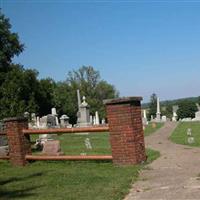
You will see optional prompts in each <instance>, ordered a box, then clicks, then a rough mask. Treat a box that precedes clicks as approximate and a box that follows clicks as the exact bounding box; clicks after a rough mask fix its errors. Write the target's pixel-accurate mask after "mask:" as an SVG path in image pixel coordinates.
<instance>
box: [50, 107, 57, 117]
mask: <svg viewBox="0 0 200 200" xmlns="http://www.w3.org/2000/svg"><path fill="white" fill-rule="evenodd" d="M51 114H52V115H54V116H56V115H57V113H56V108H52V109H51Z"/></svg>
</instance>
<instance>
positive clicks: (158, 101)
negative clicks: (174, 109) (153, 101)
mask: <svg viewBox="0 0 200 200" xmlns="http://www.w3.org/2000/svg"><path fill="white" fill-rule="evenodd" d="M160 114H161V113H160V100H159V97H157V112H156V121H158V122H159V121H160Z"/></svg>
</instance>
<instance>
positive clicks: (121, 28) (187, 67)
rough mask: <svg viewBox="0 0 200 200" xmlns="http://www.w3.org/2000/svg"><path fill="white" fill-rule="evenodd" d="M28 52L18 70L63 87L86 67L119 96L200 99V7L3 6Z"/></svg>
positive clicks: (173, 3)
mask: <svg viewBox="0 0 200 200" xmlns="http://www.w3.org/2000/svg"><path fill="white" fill-rule="evenodd" d="M0 7H1V8H2V11H3V13H4V14H5V15H6V16H7V17H9V18H10V22H11V24H12V30H13V31H15V32H18V34H19V36H20V40H21V41H22V42H23V43H24V44H25V46H26V49H25V51H24V52H23V53H22V54H21V55H20V56H19V57H17V58H15V59H14V61H15V62H17V63H21V64H23V65H24V66H25V67H26V68H35V69H37V70H38V71H39V73H40V76H39V77H40V78H45V77H52V78H53V79H55V80H56V81H59V80H65V79H66V76H67V72H68V71H69V70H72V69H78V68H79V67H80V66H82V65H91V66H93V67H94V68H95V69H97V70H99V71H100V73H101V77H102V78H103V79H105V80H107V81H108V82H109V83H111V84H113V85H115V86H116V88H117V89H118V90H119V91H120V95H121V96H143V97H144V102H145V101H148V100H149V97H150V95H151V94H152V93H153V92H155V93H156V94H157V95H158V96H160V98H161V100H167V99H175V98H181V97H188V96H200V89H199V86H200V1H199V2H197V1H196V2H195V1H193V2H190V3H189V2H180V1H159V2H158V1H152V2H150V1H143V2H142V3H141V1H126V2H122V1H113V2H112V1H109V2H108V1H96V2H95V1H93V2H92V1H74V2H73V1H44V0H43V1H39V0H37V1H36V0H35V1H28V2H27V1H17V0H15V1H14V0H13V1H9V0H6V1H5V0H0Z"/></svg>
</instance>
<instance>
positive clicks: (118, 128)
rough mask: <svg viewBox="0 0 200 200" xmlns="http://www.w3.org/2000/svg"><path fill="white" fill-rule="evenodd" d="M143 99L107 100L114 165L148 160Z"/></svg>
mask: <svg viewBox="0 0 200 200" xmlns="http://www.w3.org/2000/svg"><path fill="white" fill-rule="evenodd" d="M141 100H142V97H127V98H119V99H111V100H105V101H104V103H105V104H106V111H107V118H108V123H109V130H110V143H111V148H112V156H113V163H115V164H117V165H132V164H137V163H141V162H142V161H145V160H146V154H145V144H144V133H143V126H142V117H141V104H140V101H141Z"/></svg>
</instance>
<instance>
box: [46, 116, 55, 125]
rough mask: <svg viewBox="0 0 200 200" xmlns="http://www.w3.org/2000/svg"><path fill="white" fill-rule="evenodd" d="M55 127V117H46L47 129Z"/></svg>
mask: <svg viewBox="0 0 200 200" xmlns="http://www.w3.org/2000/svg"><path fill="white" fill-rule="evenodd" d="M55 126H56V117H55V116H53V115H47V127H48V128H54V127H55Z"/></svg>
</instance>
